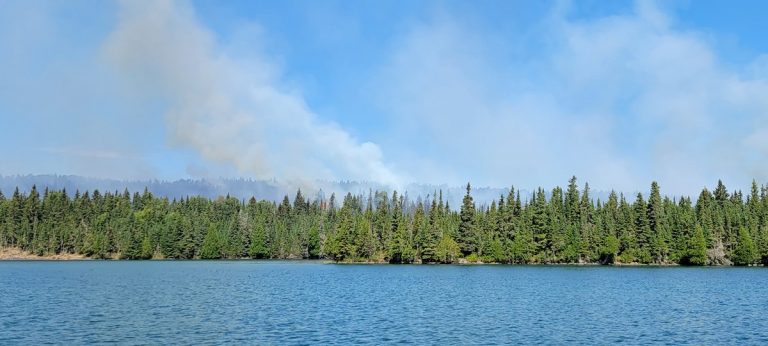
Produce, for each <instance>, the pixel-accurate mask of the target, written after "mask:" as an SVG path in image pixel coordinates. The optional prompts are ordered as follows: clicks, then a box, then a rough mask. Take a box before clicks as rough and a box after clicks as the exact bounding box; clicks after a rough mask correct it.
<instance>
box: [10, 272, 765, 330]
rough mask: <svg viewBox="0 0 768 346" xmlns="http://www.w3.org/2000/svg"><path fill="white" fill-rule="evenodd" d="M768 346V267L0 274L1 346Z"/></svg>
mask: <svg viewBox="0 0 768 346" xmlns="http://www.w3.org/2000/svg"><path fill="white" fill-rule="evenodd" d="M42 343H55V344H94V343H120V344H221V343H225V344H279V345H284V344H330V343H333V344H383V343H414V344H441V345H445V344H484V345H485V344H510V343H514V344H542V343H543V344H614V343H627V344H651V343H659V344H674V345H679V344H699V345H701V344H705V345H713V344H718V345H719V344H734V345H744V344H768V268H653V267H642V268H626V267H623V268H615V267H555V266H552V267H548V266H492V265H489V266H448V265H439V266H429V265H424V266H417V265H412V266H408V265H400V266H398V265H334V264H323V263H321V262H273V261H215V262H204V261H189V262H160V261H146V262H127V261H125V262H122V261H113V262H110V261H83V262H24V261H21V262H0V344H2V345H6V344H35V345H37V344H42Z"/></svg>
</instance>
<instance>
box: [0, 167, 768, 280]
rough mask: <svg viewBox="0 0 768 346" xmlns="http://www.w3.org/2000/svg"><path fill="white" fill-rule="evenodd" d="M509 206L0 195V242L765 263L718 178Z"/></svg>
mask: <svg viewBox="0 0 768 346" xmlns="http://www.w3.org/2000/svg"><path fill="white" fill-rule="evenodd" d="M525 197H526V198H525V199H524V200H525V202H523V201H521V196H520V193H519V192H517V191H516V190H515V189H514V188H512V189H511V190H510V191H509V193H508V194H507V195H506V196H500V197H499V199H498V200H496V201H493V202H492V203H491V204H490V205H482V206H478V205H476V204H475V203H474V202H473V199H472V195H471V188H470V185H469V184H467V193H466V195H465V196H464V199H463V203H462V205H461V206H460V209H459V210H458V211H456V210H453V209H451V207H450V206H449V205H448V204H447V203H445V202H444V201H443V198H442V192H436V193H435V195H433V196H428V197H427V198H426V199H421V198H419V199H417V200H415V201H411V200H410V199H408V198H407V197H406V196H403V195H401V194H398V193H397V192H393V193H392V194H391V195H389V194H388V193H387V192H384V191H378V192H371V193H369V194H367V195H365V196H363V195H357V196H355V195H351V194H347V195H346V196H345V197H344V198H343V200H342V201H341V202H338V201H337V200H336V198H335V196H333V195H332V196H331V197H330V198H329V199H327V200H325V199H315V200H308V199H306V198H305V197H304V196H303V195H302V193H301V191H298V192H297V193H296V195H295V197H294V198H293V200H292V201H291V200H290V199H289V198H288V196H286V197H285V198H284V199H283V201H282V202H281V203H274V202H270V201H264V200H261V201H259V200H256V199H255V198H251V199H250V200H247V201H241V200H238V199H236V198H231V197H229V196H227V197H221V198H218V199H215V200H210V199H207V198H203V197H189V198H184V199H180V200H176V199H174V200H169V199H167V198H159V197H156V196H153V195H152V193H150V192H148V191H146V190H145V191H144V192H143V193H134V194H131V193H129V192H128V191H127V190H126V191H125V192H123V193H119V192H115V193H103V194H102V193H101V192H99V191H98V190H95V191H93V192H84V193H80V192H75V194H74V195H72V196H70V195H69V194H68V193H67V191H65V190H61V191H49V190H47V189H46V190H45V191H44V192H42V195H41V194H40V192H39V191H38V190H37V189H36V188H35V187H33V188H32V189H31V191H30V192H29V193H26V194H25V193H21V192H19V190H18V189H16V191H15V192H14V193H13V194H12V195H11V196H10V197H6V196H4V195H3V194H2V192H0V246H3V247H14V248H19V249H22V250H25V251H30V252H32V253H35V254H38V255H46V254H61V253H71V254H83V255H86V256H90V257H94V258H120V259H151V258H177V259H194V258H201V259H219V258H326V259H332V260H336V261H376V262H391V263H454V262H465V261H466V262H479V261H482V262H499V263H519V264H525V263H602V264H609V263H648V264H673V263H679V264H684V265H722V264H731V263H733V264H737V265H749V264H768V186H762V187H759V186H758V185H757V183H755V182H753V184H752V189H751V191H750V193H749V195H748V196H747V197H746V198H744V196H743V195H742V193H741V192H740V191H735V192H733V193H729V192H728V191H727V189H726V187H725V186H724V185H723V184H722V182H718V185H717V187H716V188H715V190H714V191H713V192H710V191H709V190H707V189H704V190H703V191H702V192H701V194H700V195H699V196H698V199H697V200H696V203H695V204H694V203H693V202H692V200H691V199H690V198H687V197H682V198H679V199H671V198H668V197H662V195H661V194H660V191H659V186H658V184H656V183H655V182H654V183H653V184H652V185H651V190H650V193H649V194H648V197H647V199H646V197H645V196H644V195H643V194H642V193H638V194H637V195H636V196H633V197H631V199H628V198H627V197H626V196H624V195H623V194H617V193H615V192H612V193H611V194H610V196H609V197H608V199H607V200H606V201H601V200H597V201H594V200H593V199H592V198H591V196H590V190H589V185H588V184H585V185H584V187H583V189H579V187H578V186H577V183H576V178H575V177H574V178H572V179H571V180H570V181H569V184H568V186H567V187H566V189H565V190H563V189H562V188H560V187H556V188H554V189H553V190H552V191H549V192H545V191H544V190H543V189H541V188H539V189H538V190H536V191H535V192H534V193H533V194H532V195H531V196H525Z"/></svg>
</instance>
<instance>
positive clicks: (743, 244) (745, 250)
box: [732, 227, 757, 265]
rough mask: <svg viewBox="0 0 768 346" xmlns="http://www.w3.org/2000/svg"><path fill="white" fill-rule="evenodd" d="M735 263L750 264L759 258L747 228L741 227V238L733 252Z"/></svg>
mask: <svg viewBox="0 0 768 346" xmlns="http://www.w3.org/2000/svg"><path fill="white" fill-rule="evenodd" d="M732 260H733V263H734V264H736V265H749V264H753V263H754V262H755V261H756V260H757V250H756V249H755V243H754V241H753V240H752V236H750V234H749V232H748V231H747V229H746V228H744V227H741V228H739V238H738V243H737V244H736V250H735V251H734V253H733V259H732Z"/></svg>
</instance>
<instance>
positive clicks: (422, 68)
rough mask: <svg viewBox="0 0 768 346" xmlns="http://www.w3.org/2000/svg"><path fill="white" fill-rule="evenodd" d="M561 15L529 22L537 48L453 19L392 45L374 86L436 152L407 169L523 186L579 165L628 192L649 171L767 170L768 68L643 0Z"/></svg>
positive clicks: (673, 175)
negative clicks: (735, 60) (423, 164)
mask: <svg viewBox="0 0 768 346" xmlns="http://www.w3.org/2000/svg"><path fill="white" fill-rule="evenodd" d="M566 14H567V13H558V12H555V14H554V15H553V17H552V18H547V20H548V22H547V24H546V25H545V29H544V30H542V31H536V32H533V33H532V35H534V36H535V37H537V38H538V39H540V40H542V41H543V43H542V46H544V47H547V49H548V50H546V51H544V54H543V57H542V56H541V55H537V56H536V57H528V58H520V57H509V56H507V55H504V54H505V53H504V52H503V51H504V50H503V49H500V47H499V46H498V44H499V42H503V41H504V39H508V40H516V39H519V37H517V36H514V37H509V38H505V37H499V36H498V34H497V33H490V32H483V31H481V30H478V29H475V28H473V27H470V26H468V25H464V23H463V22H462V21H461V20H460V19H458V17H450V16H440V17H438V18H436V19H433V20H432V21H429V22H425V23H421V24H420V25H419V26H417V27H415V28H413V30H412V31H411V32H410V33H409V34H408V35H406V36H405V37H404V38H402V40H400V41H399V42H398V44H397V45H396V46H395V53H394V54H393V55H392V57H391V59H390V63H389V65H388V66H387V67H386V68H385V69H384V70H383V71H382V73H381V81H380V83H379V84H380V85H382V90H383V92H384V93H385V95H387V97H386V98H385V100H386V101H385V102H387V103H388V106H387V107H388V110H389V111H390V113H391V114H393V115H394V116H395V118H396V119H399V123H400V124H401V127H402V129H401V130H402V131H403V132H405V133H412V134H419V133H421V134H426V135H427V136H426V139H425V140H424V143H428V144H426V145H428V146H429V147H430V148H432V149H433V157H434V158H436V159H435V160H433V161H432V162H430V165H432V166H433V167H435V168H434V170H433V171H425V172H424V174H423V175H421V176H419V177H417V178H419V179H420V180H429V179H433V180H434V178H435V177H443V176H445V175H441V172H444V171H450V170H451V169H454V170H459V172H458V174H456V175H457V176H461V175H462V174H463V175H464V176H465V177H464V178H463V179H464V180H466V179H470V178H474V179H479V180H480V183H481V184H492V185H506V184H512V183H514V184H518V185H520V184H522V185H523V186H525V187H533V186H537V185H542V184H543V185H545V186H547V185H548V184H552V185H554V184H562V183H563V182H564V181H565V180H566V179H567V178H568V177H569V176H570V175H571V174H576V175H577V176H579V177H580V178H581V181H584V180H588V181H589V182H590V183H591V185H592V186H593V187H594V186H597V187H598V188H603V189H608V188H617V189H621V190H625V191H633V190H637V189H643V190H644V189H645V186H647V185H649V183H650V182H651V181H652V180H658V181H659V182H660V183H661V184H662V187H663V188H665V190H666V191H667V192H670V193H696V190H698V189H700V188H701V187H703V186H705V185H711V184H712V183H713V182H715V181H716V180H717V179H718V178H723V179H724V180H725V181H726V183H728V182H730V183H733V184H737V185H740V186H747V184H748V183H749V182H750V181H751V179H752V178H753V177H754V178H758V179H761V180H763V181H764V180H765V179H768V163H766V162H767V161H766V158H767V156H768V153H766V152H765V151H764V150H761V151H758V150H759V148H764V147H765V141H764V140H762V138H763V137H764V133H765V131H766V129H768V98H766V97H765V95H768V80H767V79H766V78H765V75H759V74H747V75H745V73H743V71H737V70H733V68H732V67H730V66H728V65H727V64H725V63H723V62H721V61H720V60H719V58H718V54H717V50H716V49H715V48H714V46H713V45H712V43H711V42H709V41H707V40H706V39H704V38H703V37H702V36H701V35H699V34H697V33H696V32H691V31H687V30H683V29H680V28H677V27H676V24H675V20H674V18H673V17H671V16H669V15H667V14H665V13H664V12H663V11H661V10H659V9H658V8H657V7H656V6H654V4H653V3H652V2H645V1H640V2H638V5H637V6H636V8H635V11H634V13H632V14H629V15H621V16H611V17H604V18H598V19H590V20H584V19H582V20H571V19H567V17H566ZM514 43H515V42H510V43H509V44H514ZM760 66H762V64H759V61H758V62H756V64H754V68H753V69H756V70H760V69H759V67H760ZM460 179H461V178H459V180H460ZM453 182H454V183H457V182H458V181H453Z"/></svg>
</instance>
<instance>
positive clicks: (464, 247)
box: [457, 183, 477, 256]
mask: <svg viewBox="0 0 768 346" xmlns="http://www.w3.org/2000/svg"><path fill="white" fill-rule="evenodd" d="M471 190H472V188H471V187H470V185H469V183H467V194H466V195H464V199H463V200H462V204H461V212H460V218H461V223H460V224H459V230H458V232H457V242H458V244H459V247H460V248H461V252H462V254H464V255H465V256H466V255H469V254H470V253H472V252H474V251H475V250H476V246H477V244H476V239H475V202H474V201H473V200H472V194H471Z"/></svg>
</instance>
